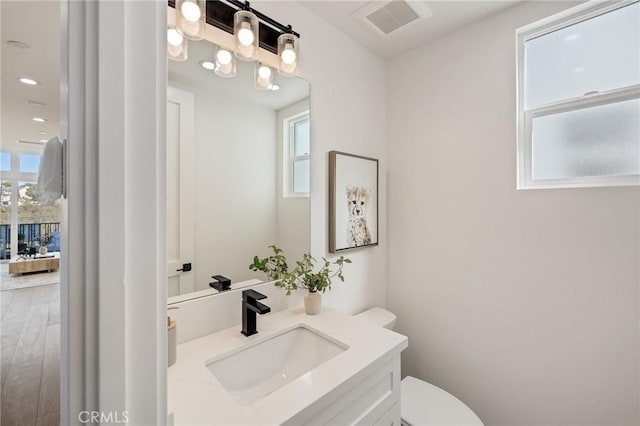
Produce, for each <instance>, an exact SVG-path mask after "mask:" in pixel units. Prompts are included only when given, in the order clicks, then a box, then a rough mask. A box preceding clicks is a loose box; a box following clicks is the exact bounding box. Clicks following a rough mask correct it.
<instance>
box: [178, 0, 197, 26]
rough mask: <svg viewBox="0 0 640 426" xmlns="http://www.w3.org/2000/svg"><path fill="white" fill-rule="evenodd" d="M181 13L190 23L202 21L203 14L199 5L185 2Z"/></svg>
mask: <svg viewBox="0 0 640 426" xmlns="http://www.w3.org/2000/svg"><path fill="white" fill-rule="evenodd" d="M180 12H182V16H184V19H186V20H187V21H189V22H196V21H197V20H198V19H200V16H201V15H202V12H201V11H200V8H199V7H198V5H197V4H196V3H194V2H192V1H185V2H184V3H182V7H180Z"/></svg>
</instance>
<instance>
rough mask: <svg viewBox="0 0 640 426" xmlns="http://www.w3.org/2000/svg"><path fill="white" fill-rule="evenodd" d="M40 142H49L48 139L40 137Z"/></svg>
mask: <svg viewBox="0 0 640 426" xmlns="http://www.w3.org/2000/svg"><path fill="white" fill-rule="evenodd" d="M40 142H42V143H47V142H49V141H48V140H46V139H40Z"/></svg>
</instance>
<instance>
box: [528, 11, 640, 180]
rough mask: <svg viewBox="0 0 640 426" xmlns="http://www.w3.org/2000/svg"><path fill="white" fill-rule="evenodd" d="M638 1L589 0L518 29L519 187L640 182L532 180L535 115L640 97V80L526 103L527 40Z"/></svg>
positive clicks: (601, 178) (624, 178)
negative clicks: (531, 104) (531, 105)
mask: <svg viewBox="0 0 640 426" xmlns="http://www.w3.org/2000/svg"><path fill="white" fill-rule="evenodd" d="M636 2H638V0H623V1H619V2H613V3H611V2H600V1H589V2H586V3H583V4H581V5H579V6H576V7H574V8H571V9H569V10H566V11H564V12H561V13H558V14H556V15H553V16H550V17H548V18H545V19H542V20H540V21H537V22H534V23H532V24H529V25H526V26H524V27H522V28H519V29H518V30H516V67H517V76H516V96H517V100H516V102H517V150H516V151H517V189H519V190H520V189H542V188H582V187H599V186H631V185H640V175H625V176H585V177H578V178H563V179H536V180H533V168H532V130H533V129H532V122H533V119H534V118H537V117H544V116H546V115H551V114H559V113H563V112H569V111H575V110H580V109H584V108H589V107H595V106H599V105H606V104H611V103H615V102H622V101H625V100H631V99H639V98H640V84H636V85H633V86H628V87H623V88H618V89H614V90H609V91H605V92H596V93H593V94H592V93H587V94H585V95H583V96H580V97H576V98H572V99H564V100H561V101H557V102H553V103H550V104H546V105H541V106H537V107H535V108H530V109H526V108H525V105H524V85H525V80H524V71H525V69H524V65H525V64H524V61H525V43H526V42H527V41H528V40H531V39H533V38H536V37H540V36H543V35H545V34H548V33H551V32H553V31H557V30H559V29H562V28H565V27H568V26H571V25H574V24H577V23H579V22H582V21H586V20H587V19H590V18H594V17H596V16H599V15H603V14H605V13H608V12H611V11H613V10H616V9H619V8H622V7H625V6H628V5H630V4H632V3H636Z"/></svg>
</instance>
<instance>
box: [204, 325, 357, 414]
mask: <svg viewBox="0 0 640 426" xmlns="http://www.w3.org/2000/svg"><path fill="white" fill-rule="evenodd" d="M347 348H348V346H347V345H345V344H343V343H340V342H337V341H335V340H333V339H331V338H329V337H325V336H324V335H322V334H320V333H319V332H318V331H316V330H314V329H312V328H310V327H307V326H304V325H298V326H296V327H294V328H291V329H289V330H285V331H283V332H282V333H280V334H277V335H275V336H273V337H270V338H268V339H266V340H263V341H260V342H259V343H257V344H255V345H252V346H249V347H247V348H243V349H241V350H239V351H237V352H233V353H230V354H225V355H223V356H221V357H219V358H217V359H214V360H211V361H209V362H207V367H208V368H209V371H211V373H212V374H213V375H214V376H215V377H216V379H218V381H219V382H220V383H221V384H222V386H224V388H225V389H226V390H227V391H228V392H229V393H231V394H232V395H233V396H234V397H235V398H236V400H237V401H238V402H239V403H240V404H242V405H247V404H251V403H252V402H255V401H257V400H259V399H261V398H263V397H265V396H267V395H269V394H270V393H272V392H274V391H276V390H277V389H279V388H281V387H282V386H284V385H286V384H287V383H289V382H291V381H293V380H295V379H297V378H298V377H301V376H302V375H304V374H305V373H308V372H309V371H311V370H313V369H314V368H316V367H317V366H319V365H320V364H323V363H324V362H326V361H328V360H330V359H331V358H333V357H334V356H336V355H338V354H339V353H341V352H344V351H345V350H346V349H347Z"/></svg>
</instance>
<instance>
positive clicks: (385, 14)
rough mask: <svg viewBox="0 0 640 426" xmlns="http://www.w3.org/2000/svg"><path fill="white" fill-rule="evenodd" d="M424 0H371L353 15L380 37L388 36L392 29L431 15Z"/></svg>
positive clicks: (394, 29)
mask: <svg viewBox="0 0 640 426" xmlns="http://www.w3.org/2000/svg"><path fill="white" fill-rule="evenodd" d="M431 14H432V13H431V10H430V9H429V8H428V7H427V5H426V4H425V2H424V1H421V0H415V1H411V0H408V1H405V0H391V1H379V0H378V1H372V2H371V3H369V4H367V5H366V6H364V7H362V8H360V9H358V10H357V11H356V12H355V13H354V14H353V17H354V18H356V19H358V20H359V21H360V22H362V23H363V24H365V25H366V26H367V27H368V28H370V29H371V30H373V31H374V32H375V33H376V34H378V35H379V36H381V37H385V38H386V37H389V36H390V35H391V33H393V32H394V31H396V30H398V29H400V28H402V27H404V26H406V25H409V24H411V23H412V22H415V21H418V20H419V19H421V18H428V17H430V16H431Z"/></svg>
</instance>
